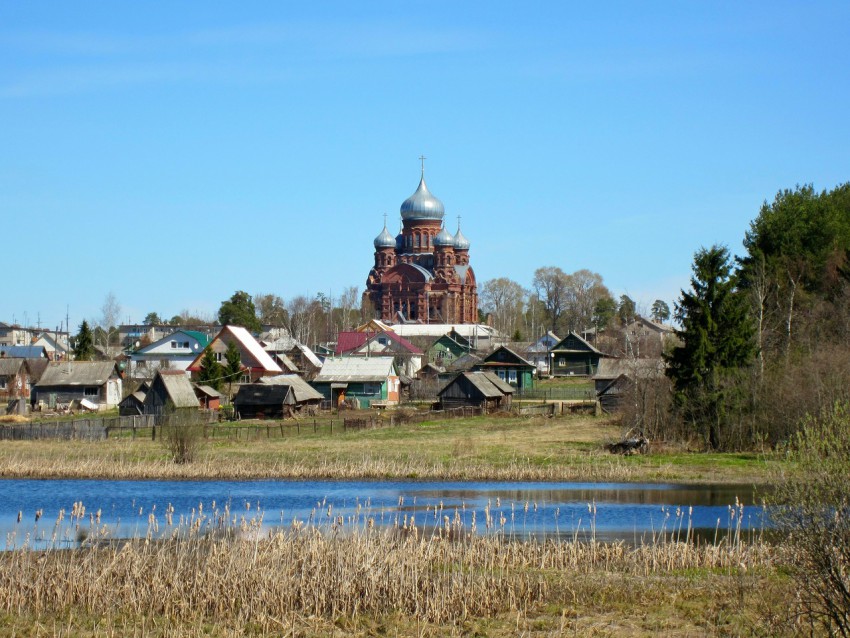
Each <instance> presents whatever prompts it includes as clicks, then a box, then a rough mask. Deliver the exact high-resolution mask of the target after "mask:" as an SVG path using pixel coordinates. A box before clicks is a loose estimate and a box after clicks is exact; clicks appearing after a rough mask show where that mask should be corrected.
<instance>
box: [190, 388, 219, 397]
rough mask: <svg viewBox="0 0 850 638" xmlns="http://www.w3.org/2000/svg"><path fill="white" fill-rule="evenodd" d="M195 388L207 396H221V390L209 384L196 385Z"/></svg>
mask: <svg viewBox="0 0 850 638" xmlns="http://www.w3.org/2000/svg"><path fill="white" fill-rule="evenodd" d="M195 389H196V390H198V391H200V392H201V393H203V394H205V395H206V396H208V397H211V398H213V399H215V398H217V397H221V392H219V391H218V390H216V389H215V388H213V387H210V386H208V385H196V386H195ZM196 396H197V394H196Z"/></svg>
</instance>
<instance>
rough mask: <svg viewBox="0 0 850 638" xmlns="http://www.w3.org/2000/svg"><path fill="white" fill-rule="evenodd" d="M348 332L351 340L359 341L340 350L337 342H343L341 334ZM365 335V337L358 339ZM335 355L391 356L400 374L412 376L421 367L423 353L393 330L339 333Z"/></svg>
mask: <svg viewBox="0 0 850 638" xmlns="http://www.w3.org/2000/svg"><path fill="white" fill-rule="evenodd" d="M346 334H350V335H351V336H353V337H355V339H353V340H351V341H355V342H356V341H359V342H360V343H357V344H356V345H354V344H352V346H353V347H350V348H348V349H346V350H344V351H343V350H341V349H340V345H339V344H341V343H342V344H343V345H344V344H345V340H343V335H346ZM360 337H365V339H360ZM337 355H342V356H349V357H375V356H381V357H393V358H394V359H395V364H396V369H397V370H398V372H399V374H400V375H403V376H406V377H408V378H412V377H413V376H414V375H416V373H417V372H419V368H421V367H422V359H423V357H424V355H425V353H424V352H423V351H422V350H421V349H420V348H418V347H417V346H415V345H414V344H412V343H411V342H410V341H408V340H407V339H405V338H404V337H399V336H398V335H397V334H395V333H394V332H390V331H385V332H375V333H369V332H353V333H340V339H339V341H338V342H337Z"/></svg>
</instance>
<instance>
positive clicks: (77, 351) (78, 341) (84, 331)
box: [74, 319, 94, 361]
mask: <svg viewBox="0 0 850 638" xmlns="http://www.w3.org/2000/svg"><path fill="white" fill-rule="evenodd" d="M93 357H94V338H93V337H92V333H91V329H90V328H89V323H88V321H86V320H85V319H83V323H81V324H80V331H79V332H78V333H77V336H76V337H75V338H74V359H76V360H77V361H91V360H92V358H93Z"/></svg>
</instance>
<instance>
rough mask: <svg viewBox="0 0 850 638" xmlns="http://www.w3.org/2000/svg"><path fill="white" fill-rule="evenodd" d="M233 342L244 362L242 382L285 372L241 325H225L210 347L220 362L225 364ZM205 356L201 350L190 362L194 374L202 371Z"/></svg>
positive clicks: (253, 381) (250, 381)
mask: <svg viewBox="0 0 850 638" xmlns="http://www.w3.org/2000/svg"><path fill="white" fill-rule="evenodd" d="M231 343H233V344H234V345H235V346H236V349H237V350H239V357H240V361H241V363H242V370H243V372H242V378H241V379H239V382H240V383H255V382H256V381H257V380H258V379H260V378H262V377H268V376H274V375H277V374H282V373H283V370H282V369H281V367H280V366H279V365H278V364H277V363H275V361H274V359H272V358H271V356H270V355H269V353H268V352H266V351H265V350H263V347H262V346H261V345H260V343H259V341H257V340H256V339H254V337H253V336H251V333H250V332H248V331H247V330H246V329H245V328H243V327H241V326H224V327H223V328H222V329H221V331H220V332H219V333H218V334H217V335H216V336H215V338H214V339H213V340H212V341H211V342H210V344H209V346H208V347H209V348H211V349H212V351H213V352H214V353H215V356H216V359H217V360H218V361H219V363H221V364H225V363H226V359H225V353H226V352H227V346H228V345H229V344H231ZM203 358H204V353H203V352H200V353H198V355H197V356H196V357H195V359H194V360H193V361H192V363H191V364H189V367H188V368H187V369H188V370H189V371H190V372H191V373H192V375H193V376H196V375H197V374H198V373H199V372H200V371H201V360H202V359H203Z"/></svg>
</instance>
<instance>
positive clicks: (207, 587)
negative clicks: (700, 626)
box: [0, 503, 778, 633]
mask: <svg viewBox="0 0 850 638" xmlns="http://www.w3.org/2000/svg"><path fill="white" fill-rule="evenodd" d="M249 514H250V515H251V517H250V518H248V515H249ZM172 517H173V512H171V511H166V512H164V513H163V519H162V520H158V519H157V518H156V517H154V516H153V514H151V516H150V517H149V521H148V528H147V530H146V532H145V533H144V534H143V535H142V536H141V537H139V538H134V539H130V540H121V541H118V540H112V541H108V540H107V538H108V530H105V529H104V528H101V527H100V520H99V513H98V514H97V515H95V514H93V513H90V512H89V513H87V512H86V510H85V508H84V506H83V505H82V504H81V503H78V504H75V506H74V508H73V510H72V511H71V512H70V513H69V514H68V515H67V520H64V521H63V519H65V518H66V516H65V514H64V512H63V513H60V516H59V517H58V519H57V528H58V526H59V525H60V524H61V523H63V522H64V523H66V524H67V523H70V525H71V527H72V528H73V529H76V530H78V532H84V533H79V534H78V536H79V537H80V538H82V537H84V536H88V537H87V538H86V539H85V540H84V541H83V542H82V544H81V546H80V547H77V548H75V549H47V550H35V549H32V548H31V547H30V546H29V545H28V543H29V541H28V540H24V542H23V545H24V546H23V547H22V548H18V549H13V550H10V551H6V552H3V553H0V610H2V611H5V612H7V613H10V614H17V615H21V614H23V615H26V616H30V617H39V616H41V615H43V614H50V613H52V612H53V611H54V610H78V613H82V614H87V615H92V616H108V615H112V616H115V615H118V616H120V617H121V618H125V619H126V618H161V619H166V620H167V621H168V622H171V623H176V624H182V625H193V624H196V623H206V622H225V623H226V624H229V625H230V626H246V624H248V623H250V624H252V625H253V626H255V627H256V628H259V629H260V630H261V631H262V632H268V633H273V632H274V631H276V630H279V629H280V627H281V626H283V624H284V622H285V620H286V619H287V618H291V617H292V616H293V615H297V616H299V617H307V618H317V619H324V621H328V622H333V621H336V620H338V619H339V618H348V619H355V618H358V617H362V616H366V617H382V616H386V615H391V614H401V615H402V616H405V617H410V618H415V619H417V620H418V621H423V622H428V623H436V624H439V625H444V626H457V625H459V624H462V623H464V622H466V621H468V620H470V619H474V618H486V617H493V616H496V615H499V614H502V615H504V614H506V613H508V614H514V615H524V614H527V613H528V611H529V610H532V609H535V608H537V609H539V608H540V607H541V606H545V605H548V604H552V603H555V604H561V603H562V602H563V601H564V600H566V599H567V598H568V597H569V596H568V594H569V592H570V591H571V584H574V581H575V579H576V578H577V577H579V576H583V575H584V576H586V575H590V574H608V575H611V574H614V575H616V578H648V577H653V576H659V575H663V574H670V573H675V572H677V571H680V570H709V571H710V570H727V571H728V572H729V573H733V572H735V573H737V572H739V571H740V570H742V569H743V570H744V571H745V572H746V570H747V569H750V570H759V569H761V570H764V569H769V568H772V566H773V565H774V563H775V562H776V560H777V556H778V554H777V552H776V551H775V549H774V548H772V547H771V546H770V545H768V544H765V543H762V542H756V543H743V542H740V535H738V537H737V538H736V537H735V535H734V534H732V535H731V536H730V537H729V538H728V539H727V540H725V541H721V542H718V543H712V544H704V545H699V544H695V543H693V542H688V541H671V540H669V537H666V536H664V537H661V536H659V537H658V538H656V539H654V540H653V541H652V542H650V543H646V544H640V545H637V546H631V545H627V544H625V543H622V542H612V543H600V542H597V541H595V540H590V541H589V542H580V541H569V542H560V541H554V540H533V539H532V540H522V541H520V540H511V539H510V538H509V537H507V536H505V534H504V533H503V532H500V531H499V529H503V527H504V522H502V523H501V527H500V526H499V524H495V529H496V530H497V531H496V532H494V533H489V534H486V535H483V536H482V535H479V534H476V533H475V531H474V530H473V529H469V528H468V527H465V526H464V525H463V524H462V523H460V521H459V519H458V518H457V517H454V518H450V517H449V516H445V517H444V519H443V525H442V526H441V527H439V528H437V530H436V531H434V532H433V533H428V534H423V533H422V532H421V528H420V527H417V526H416V525H415V524H414V521H413V520H412V519H408V518H407V517H404V518H403V519H401V520H398V521H397V522H396V524H395V525H391V526H389V527H380V526H377V525H375V520H374V519H373V518H371V517H370V516H369V514H368V513H363V514H362V515H358V516H357V517H356V518H353V519H350V520H349V521H346V520H344V519H343V517H341V516H337V515H336V514H335V513H334V512H333V510H332V509H328V510H327V511H321V510H320V511H319V512H318V513H316V514H314V518H313V521H312V522H310V521H306V522H305V521H297V520H296V521H292V522H291V524H289V525H288V526H286V527H285V528H278V529H269V528H268V527H267V526H266V524H265V523H264V521H263V514H262V513H261V512H250V511H248V512H246V513H244V514H242V515H237V514H234V513H233V512H231V511H230V510H229V509H228V508H226V507H225V508H224V509H223V510H215V509H213V511H211V512H209V513H204V512H203V511H202V510H201V511H198V512H193V513H192V515H191V517H189V518H185V519H183V520H179V521H177V522H176V523H175V522H174V521H173V520H172ZM317 521H320V522H317ZM473 526H474V523H473ZM53 542H54V543H55V542H56V536H54V538H53ZM624 594H625V595H628V592H624Z"/></svg>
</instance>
